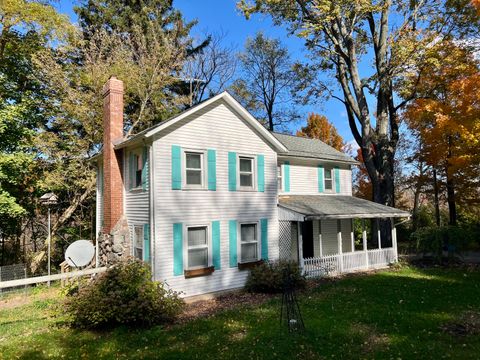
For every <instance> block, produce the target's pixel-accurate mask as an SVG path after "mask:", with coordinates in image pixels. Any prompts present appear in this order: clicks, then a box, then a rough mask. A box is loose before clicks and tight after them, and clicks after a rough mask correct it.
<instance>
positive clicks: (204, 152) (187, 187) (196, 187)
mask: <svg viewBox="0 0 480 360" xmlns="http://www.w3.org/2000/svg"><path fill="white" fill-rule="evenodd" d="M188 153H194V154H200V155H201V156H200V157H201V159H200V166H201V168H200V171H201V173H200V179H201V181H202V184H201V185H195V184H187V154H188ZM206 156H207V150H205V149H190V148H182V190H207V188H208V179H207V176H208V175H207V172H208V169H207V161H206Z"/></svg>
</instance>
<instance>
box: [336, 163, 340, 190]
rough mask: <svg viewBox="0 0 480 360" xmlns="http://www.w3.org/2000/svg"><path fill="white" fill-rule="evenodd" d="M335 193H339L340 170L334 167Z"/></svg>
mask: <svg viewBox="0 0 480 360" xmlns="http://www.w3.org/2000/svg"><path fill="white" fill-rule="evenodd" d="M335 192H336V193H339V192H340V168H339V167H338V166H335Z"/></svg>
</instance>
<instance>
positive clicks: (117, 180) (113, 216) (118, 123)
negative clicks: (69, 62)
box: [102, 76, 123, 234]
mask: <svg viewBox="0 0 480 360" xmlns="http://www.w3.org/2000/svg"><path fill="white" fill-rule="evenodd" d="M103 131H104V133H103V174H104V196H103V220H104V223H103V229H102V232H103V233H104V234H109V233H110V232H111V231H112V229H113V228H114V227H115V225H116V224H117V223H118V222H119V220H120V219H121V218H122V216H123V182H122V171H121V169H122V166H121V164H122V153H121V152H120V151H115V150H114V149H113V144H114V143H115V141H118V140H120V139H121V138H122V137H123V81H121V80H118V79H116V78H115V77H113V76H112V77H111V78H110V79H109V80H108V81H107V83H106V84H105V85H104V86H103Z"/></svg>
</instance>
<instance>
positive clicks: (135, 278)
mask: <svg viewBox="0 0 480 360" xmlns="http://www.w3.org/2000/svg"><path fill="white" fill-rule="evenodd" d="M151 279H152V274H151V271H150V268H149V266H148V265H147V264H145V263H144V262H141V261H138V260H133V259H130V260H127V261H124V262H122V263H119V264H117V265H115V266H114V267H111V268H110V269H108V270H107V271H106V272H105V273H102V274H99V275H98V276H97V277H96V278H95V279H94V280H92V281H91V282H90V283H88V284H87V285H86V286H80V288H79V289H78V291H75V290H74V291H71V292H70V294H69V295H67V298H66V300H65V302H64V311H65V313H66V315H67V322H68V323H69V324H70V325H71V326H72V327H79V328H98V327H109V326H116V325H120V324H125V325H136V326H151V325H155V324H160V323H165V322H170V321H172V320H173V319H174V318H175V317H176V316H177V315H178V314H179V312H180V311H181V310H182V306H183V301H182V300H181V299H180V298H179V297H178V294H177V293H176V292H174V291H172V290H167V289H166V288H165V286H164V284H162V283H159V282H155V281H152V280H151ZM72 290H73V289H72Z"/></svg>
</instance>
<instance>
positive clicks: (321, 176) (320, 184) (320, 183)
mask: <svg viewBox="0 0 480 360" xmlns="http://www.w3.org/2000/svg"><path fill="white" fill-rule="evenodd" d="M324 176H325V172H324V168H323V165H318V192H321V193H322V192H324V191H325V189H324V184H325V181H324Z"/></svg>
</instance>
